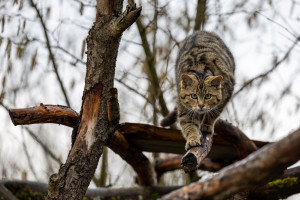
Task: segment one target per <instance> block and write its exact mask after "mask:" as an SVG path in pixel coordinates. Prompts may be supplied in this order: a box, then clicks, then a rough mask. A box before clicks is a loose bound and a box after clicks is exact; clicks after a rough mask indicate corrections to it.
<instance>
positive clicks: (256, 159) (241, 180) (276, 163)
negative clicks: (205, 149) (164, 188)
mask: <svg viewBox="0 0 300 200" xmlns="http://www.w3.org/2000/svg"><path fill="white" fill-rule="evenodd" d="M299 145H300V129H298V130H296V131H294V132H293V133H291V134H290V135H289V136H287V137H285V138H284V139H282V140H280V141H278V142H276V143H273V144H270V145H267V146H265V147H264V148H262V149H260V150H258V151H256V152H254V153H253V154H251V156H248V157H247V158H245V159H243V160H241V161H238V162H236V163H235V164H232V165H230V166H228V167H226V168H224V169H222V170H221V171H220V172H219V173H218V174H217V175H216V176H214V177H212V178H210V179H208V180H205V181H201V182H198V183H194V184H191V185H188V186H185V187H183V188H181V189H179V190H176V191H174V192H171V193H170V194H168V195H165V196H164V197H162V198H161V199H164V200H165V199H204V198H211V199H225V198H227V197H229V196H230V195H233V194H235V193H237V192H240V191H244V190H246V189H251V188H252V187H254V186H257V185H259V184H265V183H267V182H268V181H269V180H270V179H273V178H274V177H276V176H279V175H281V174H282V173H283V171H284V170H285V169H286V168H287V167H288V166H290V165H291V164H293V163H295V162H297V161H298V160H299V159H300V151H298V149H299Z"/></svg>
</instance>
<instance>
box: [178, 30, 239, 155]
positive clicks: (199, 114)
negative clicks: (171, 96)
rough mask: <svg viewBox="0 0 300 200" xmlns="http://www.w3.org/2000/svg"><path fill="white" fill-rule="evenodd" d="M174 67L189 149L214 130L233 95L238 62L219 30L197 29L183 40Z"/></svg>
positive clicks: (182, 121)
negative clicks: (216, 31)
mask: <svg viewBox="0 0 300 200" xmlns="http://www.w3.org/2000/svg"><path fill="white" fill-rule="evenodd" d="M175 68H176V69H175V72H176V75H175V76H176V83H177V92H178V100H177V117H178V121H179V124H180V126H181V130H182V133H183V136H184V137H185V139H186V145H185V149H186V150H188V149H190V148H191V147H195V146H199V145H201V143H200V137H202V136H205V135H207V134H213V131H214V123H215V121H216V119H217V118H218V117H219V115H220V114H221V112H222V110H223V109H224V107H225V105H226V104H227V102H228V101H229V100H230V98H231V95H232V91H233V86H234V69H235V63H234V59H233V56H232V54H231V52H230V50H229V49H228V48H227V46H226V45H225V44H224V42H223V41H222V40H221V39H220V38H219V37H218V36H217V35H216V34H214V33H211V32H205V31H198V32H195V33H194V34H192V35H191V36H189V37H188V38H186V40H185V41H184V42H183V45H182V47H181V48H180V50H179V54H178V57H177V61H176V67H175ZM199 129H200V131H201V133H202V134H201V133H199Z"/></svg>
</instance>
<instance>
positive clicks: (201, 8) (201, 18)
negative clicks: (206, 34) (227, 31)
mask: <svg viewBox="0 0 300 200" xmlns="http://www.w3.org/2000/svg"><path fill="white" fill-rule="evenodd" d="M205 12H206V0H198V4H197V14H196V18H195V26H194V31H197V30H203V29H204V25H205V22H206V13H205Z"/></svg>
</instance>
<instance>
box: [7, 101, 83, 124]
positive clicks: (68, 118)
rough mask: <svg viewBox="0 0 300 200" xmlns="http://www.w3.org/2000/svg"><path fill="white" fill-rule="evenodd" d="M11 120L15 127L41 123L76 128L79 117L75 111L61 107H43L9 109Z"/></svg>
mask: <svg viewBox="0 0 300 200" xmlns="http://www.w3.org/2000/svg"><path fill="white" fill-rule="evenodd" d="M9 115H10V118H11V120H12V122H13V124H14V125H15V126H17V125H27V124H39V123H54V124H62V125H65V126H69V127H76V126H77V125H78V121H79V115H78V113H77V112H75V111H74V110H72V109H70V108H69V107H66V106H60V105H43V104H41V105H40V106H36V107H32V108H21V109H9Z"/></svg>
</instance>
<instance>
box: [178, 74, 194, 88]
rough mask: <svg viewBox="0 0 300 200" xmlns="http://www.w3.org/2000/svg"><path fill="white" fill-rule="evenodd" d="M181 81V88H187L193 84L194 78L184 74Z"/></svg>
mask: <svg viewBox="0 0 300 200" xmlns="http://www.w3.org/2000/svg"><path fill="white" fill-rule="evenodd" d="M180 83H181V88H184V89H187V88H188V87H190V86H192V84H193V79H192V77H191V76H190V75H188V74H182V75H181V82H180Z"/></svg>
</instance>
